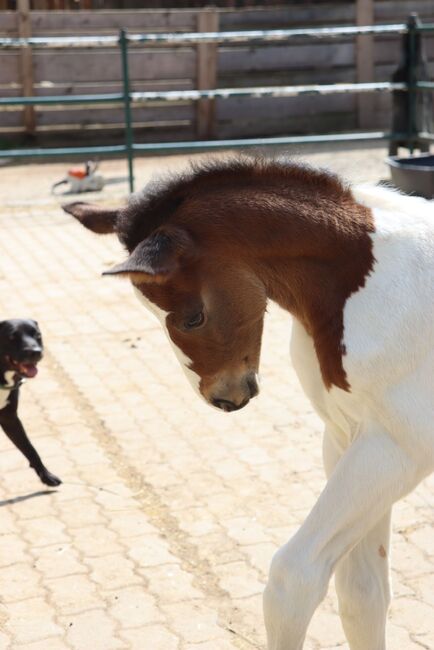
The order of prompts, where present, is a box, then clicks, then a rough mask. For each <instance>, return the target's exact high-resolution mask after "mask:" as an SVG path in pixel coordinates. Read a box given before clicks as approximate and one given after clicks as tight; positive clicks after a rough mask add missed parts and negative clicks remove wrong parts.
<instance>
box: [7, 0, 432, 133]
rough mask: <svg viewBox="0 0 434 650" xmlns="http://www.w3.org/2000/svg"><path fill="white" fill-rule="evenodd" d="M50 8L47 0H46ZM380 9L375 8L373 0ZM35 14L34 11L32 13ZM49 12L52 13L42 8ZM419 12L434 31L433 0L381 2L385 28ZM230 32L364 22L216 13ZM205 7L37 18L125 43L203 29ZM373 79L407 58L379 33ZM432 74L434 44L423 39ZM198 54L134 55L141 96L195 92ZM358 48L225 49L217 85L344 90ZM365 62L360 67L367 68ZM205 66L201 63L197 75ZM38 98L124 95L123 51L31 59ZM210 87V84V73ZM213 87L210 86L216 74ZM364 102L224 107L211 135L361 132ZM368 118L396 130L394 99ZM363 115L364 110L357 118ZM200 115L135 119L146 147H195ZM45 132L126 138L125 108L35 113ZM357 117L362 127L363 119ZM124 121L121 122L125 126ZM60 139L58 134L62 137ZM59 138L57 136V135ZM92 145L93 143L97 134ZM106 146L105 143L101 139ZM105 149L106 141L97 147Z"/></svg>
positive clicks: (54, 29)
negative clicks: (132, 37) (129, 35)
mask: <svg viewBox="0 0 434 650" xmlns="http://www.w3.org/2000/svg"><path fill="white" fill-rule="evenodd" d="M44 1H45V0H44ZM373 1H374V0H373ZM33 6H35V5H33ZM39 6H40V7H43V6H46V5H44V3H43V2H42V0H41V1H40V2H39ZM412 11H417V12H418V13H419V14H420V16H421V17H422V18H423V19H424V20H425V21H432V22H434V2H433V0H375V1H374V17H375V22H377V23H379V22H386V23H395V22H405V20H406V18H407V15H408V14H409V13H410V12H412ZM217 14H218V21H219V28H220V30H233V29H273V28H285V27H288V28H291V27H300V26H324V25H343V24H355V22H356V2H354V3H345V4H344V3H339V4H333V3H325V4H322V3H321V4H315V3H314V2H312V3H300V4H288V5H286V6H280V7H276V8H273V7H268V8H266V9H253V8H250V9H241V10H233V9H228V10H226V9H223V10H217ZM198 24H200V22H198V11H196V10H176V9H173V10H165V11H164V10H161V11H160V10H135V11H133V10H123V11H118V10H111V11H107V10H98V11H83V10H82V11H46V10H38V11H33V12H31V21H30V25H31V31H32V34H33V35H38V36H40V35H68V34H69V35H73V34H77V35H80V34H116V33H117V31H118V30H119V28H121V27H124V28H126V29H128V30H130V31H133V32H166V31H167V32H170V31H180V32H183V31H196V29H197V25H198ZM17 33H18V21H17V15H16V13H15V12H12V11H3V12H0V35H2V36H16V35H17ZM372 40H373V46H372V52H371V51H370V52H369V54H370V55H372V59H373V64H374V67H373V71H372V74H373V80H379V81H387V80H389V79H390V75H391V74H392V72H393V70H394V69H395V68H396V67H397V65H398V61H399V58H400V53H401V52H400V50H401V38H400V37H397V36H378V37H375V38H373V39H372ZM424 40H425V43H426V48H425V49H426V51H427V53H428V56H429V59H430V64H429V67H430V71H431V75H433V76H434V35H433V36H429V37H428V36H427V37H425V39H424ZM198 50H199V48H197V47H183V48H176V49H170V48H169V47H162V46H158V47H148V48H144V47H141V46H140V47H131V50H130V58H129V61H130V73H131V87H132V89H133V90H170V89H173V90H177V89H190V88H196V87H197V83H198ZM356 60H357V42H356V39H352V38H341V39H333V40H331V41H318V40H311V41H304V42H297V43H296V42H291V43H289V44H282V45H280V44H275V45H263V46H262V45H256V46H251V47H250V46H246V45H245V44H243V45H240V46H235V45H227V46H226V45H225V46H219V48H218V52H217V80H216V82H212V81H209V83H210V85H214V84H216V85H217V87H221V88H224V87H238V86H240V87H248V86H267V85H286V84H314V83H343V82H355V81H356V80H357V79H359V80H360V72H359V74H358V73H357V67H356ZM19 61H20V53H19V51H0V94H1V95H3V96H14V95H15V96H16V95H19V94H20V93H21V80H20V64H19ZM359 63H360V59H359ZM199 69H200V66H199ZM33 75H34V87H33V91H34V93H35V94H40V95H50V94H72V95H74V94H86V93H106V92H119V91H121V88H122V87H121V69H120V56H119V52H118V51H117V50H116V49H115V48H114V49H111V48H106V49H104V50H74V49H71V50H44V49H40V48H39V49H38V48H35V49H34V51H33ZM200 77H201V79H202V81H200V85H201V87H205V86H206V84H207V83H208V82H207V81H206V78H207V75H206V74H204V72H203V70H202V73H201V74H200ZM210 79H211V77H210ZM359 97H360V98H362V97H363V96H362V95H360V96H359ZM361 104H363V99H359V100H358V99H357V97H356V96H355V95H352V96H350V95H345V96H344V95H329V96H327V97H314V96H311V97H299V98H261V99H253V98H236V99H229V100H217V101H216V102H215V110H214V111H213V115H212V119H213V121H214V125H212V124H208V127H207V129H206V130H207V131H208V132H209V133H214V135H215V137H217V138H222V137H243V136H244V137H245V136H252V135H255V134H256V135H264V134H265V135H273V134H282V133H285V134H290V133H297V132H300V133H305V132H315V131H323V132H325V131H335V130H347V129H355V128H356V127H357V124H359V125H360V117H359V118H358V111H359V112H360V105H361ZM367 104H368V105H370V106H371V108H370V109H369V110H370V112H371V117H372V122H370V124H372V128H384V127H386V128H387V125H388V120H389V115H390V96H388V95H387V94H381V95H380V94H378V93H376V94H374V95H373V96H372V98H371V101H370V102H367ZM359 114H360V113H359ZM198 115H200V111H199V110H197V104H195V103H186V102H184V103H179V104H169V103H167V104H163V103H161V104H159V105H156V106H150V107H146V108H145V107H143V106H140V107H138V108H136V107H134V108H133V121H134V124H135V127H136V128H137V129H138V132H139V134H140V140H141V141H149V140H151V141H152V139H155V138H157V139H159V138H161V139H163V138H164V139H170V137H169V134H172V135H173V137H175V138H176V139H184V138H187V139H188V138H194V137H195V135H196V136H197V133H198V131H199V132H200V130H202V132H203V133H204V132H205V131H204V129H203V128H202V127H201V125H200V118H198V117H197V116H198ZM35 116H36V133H37V134H39V133H42V134H43V135H44V138H47V137H51V136H50V134H49V131H50V127H51V128H52V131H53V134H54V133H55V134H61V129H62V128H64V135H65V137H66V135H67V132H68V131H71V132H72V131H74V133H75V135H74V138H76V137H81V136H80V135H79V134H80V129H82V130H83V131H84V132H86V133H87V134H91V135H92V138H93V137H95V138H97V136H98V134H102V133H110V134H111V135H110V137H116V134H117V133H120V134H122V129H123V124H122V117H123V116H122V109H121V108H120V107H113V106H108V107H104V106H99V107H97V108H94V107H92V108H88V109H85V110H83V109H77V108H74V107H65V106H64V107H62V109H61V110H54V109H51V108H47V107H36V108H35ZM358 120H359V121H358ZM22 122H23V110H22V109H17V110H15V111H7V112H2V111H0V131H1V132H2V133H5V131H7V130H8V129H11V130H12V131H14V130H16V131H19V130H20V129H21V130H22V129H23V128H24V127H23V126H22ZM117 122H119V123H117ZM53 137H54V136H53ZM56 137H57V136H56ZM87 137H90V135H88V136H87ZM98 137H100V138H101V135H99V136H98ZM99 141H101V140H99Z"/></svg>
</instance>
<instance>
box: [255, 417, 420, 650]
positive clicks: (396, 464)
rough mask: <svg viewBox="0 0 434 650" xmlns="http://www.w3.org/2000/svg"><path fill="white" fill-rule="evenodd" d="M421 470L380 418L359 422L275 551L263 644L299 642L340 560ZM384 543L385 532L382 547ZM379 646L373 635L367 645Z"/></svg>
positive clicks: (295, 649)
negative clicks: (295, 527) (312, 501)
mask: <svg viewBox="0 0 434 650" xmlns="http://www.w3.org/2000/svg"><path fill="white" fill-rule="evenodd" d="M423 475H424V473H423V471H418V467H417V464H416V461H415V460H414V458H412V457H411V456H410V454H409V453H408V452H405V451H404V450H403V449H401V448H400V447H399V446H398V445H397V444H396V442H395V441H394V440H393V439H392V438H391V437H390V436H389V435H388V434H387V432H386V431H384V430H383V429H382V428H381V427H380V426H379V425H376V424H375V423H369V424H367V425H366V426H364V428H363V430H362V431H361V432H360V434H359V436H358V437H357V439H356V440H355V441H354V442H353V443H352V445H351V446H350V447H349V449H348V450H347V451H346V452H345V453H344V454H343V455H342V457H341V458H340V460H339V461H338V462H337V464H336V467H335V468H334V470H333V471H332V473H331V475H330V478H329V480H328V483H327V485H326V487H325V489H324V491H323V492H322V494H321V495H320V497H319V499H318V501H317V503H316V505H315V506H314V508H313V510H312V511H311V513H310V514H309V516H308V517H307V519H306V521H305V523H304V524H303V525H302V527H301V528H300V529H299V531H298V532H297V533H296V534H295V536H294V537H293V538H292V539H291V540H290V541H289V542H288V543H287V544H285V546H283V547H282V548H281V549H280V550H279V551H278V552H277V553H276V555H275V556H274V558H273V561H272V564H271V569H270V576H269V581H268V584H267V587H266V590H265V593H264V615H265V624H266V628H267V636H268V648H269V650H301V648H302V647H303V643H304V638H305V635H306V630H307V626H308V624H309V621H310V619H311V617H312V615H313V613H314V611H315V609H316V607H317V606H318V604H319V603H320V602H321V600H322V599H323V598H324V596H325V595H326V593H327V587H328V583H329V580H330V577H331V575H332V573H333V572H334V570H335V568H336V565H337V563H338V562H339V560H341V559H342V558H344V557H345V556H346V555H347V554H348V553H349V552H350V551H351V550H352V549H354V548H355V547H356V545H357V544H359V542H360V541H361V540H362V539H363V538H364V537H365V536H367V535H368V533H369V531H371V530H372V529H373V528H374V527H375V526H376V525H377V522H380V521H381V520H385V518H387V517H388V513H389V511H390V508H391V506H392V504H393V503H394V502H395V501H397V500H398V499H400V498H401V497H403V496H404V495H405V494H407V493H408V492H409V491H410V490H411V489H413V488H414V487H415V485H416V484H417V483H418V482H419V481H420V480H421V479H422V478H423ZM387 544H388V540H387V539H385V540H384V548H385V550H386V549H387ZM376 552H377V553H378V549H376ZM343 591H344V590H341V594H342V592H343ZM364 624H365V626H366V627H368V626H369V625H370V624H371V622H370V621H368V620H367V621H364ZM351 647H352V648H353V647H354V648H359V647H362V646H361V645H360V644H354V643H353V645H352V646H351ZM383 647H384V640H383V639H379V640H378V641H377V645H375V646H372V647H371V646H370V647H369V650H383Z"/></svg>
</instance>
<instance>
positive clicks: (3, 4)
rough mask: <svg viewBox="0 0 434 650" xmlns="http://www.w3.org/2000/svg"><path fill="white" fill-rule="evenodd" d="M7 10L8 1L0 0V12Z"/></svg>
mask: <svg viewBox="0 0 434 650" xmlns="http://www.w3.org/2000/svg"><path fill="white" fill-rule="evenodd" d="M7 8H8V0H0V11H6V10H7Z"/></svg>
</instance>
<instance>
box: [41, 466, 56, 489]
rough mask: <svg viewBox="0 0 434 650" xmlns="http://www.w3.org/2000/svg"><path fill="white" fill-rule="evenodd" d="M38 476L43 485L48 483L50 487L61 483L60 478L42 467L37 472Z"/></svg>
mask: <svg viewBox="0 0 434 650" xmlns="http://www.w3.org/2000/svg"><path fill="white" fill-rule="evenodd" d="M37 474H38V476H39V478H40V479H41V481H42V483H45V485H49V486H50V487H56V486H57V485H60V484H61V482H62V481H61V480H60V478H57V476H55V475H54V474H52V473H51V472H49V471H48V469H45V468H44V469H42V470H39V471H38V472H37Z"/></svg>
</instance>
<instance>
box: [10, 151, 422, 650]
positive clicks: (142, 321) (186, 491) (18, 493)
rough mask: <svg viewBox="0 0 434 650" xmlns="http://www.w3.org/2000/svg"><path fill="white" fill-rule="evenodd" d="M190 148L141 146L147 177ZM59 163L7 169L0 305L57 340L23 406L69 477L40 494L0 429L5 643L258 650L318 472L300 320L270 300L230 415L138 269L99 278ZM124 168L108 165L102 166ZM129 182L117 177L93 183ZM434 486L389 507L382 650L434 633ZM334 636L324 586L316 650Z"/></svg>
mask: <svg viewBox="0 0 434 650" xmlns="http://www.w3.org/2000/svg"><path fill="white" fill-rule="evenodd" d="M384 157H385V150H384V149H381V148H378V147H373V148H370V147H368V146H364V147H363V148H359V149H351V147H349V146H341V147H340V148H339V147H336V148H335V149H334V150H333V151H331V150H330V147H328V148H327V147H325V146H324V147H319V146H318V147H316V148H315V149H314V150H313V151H312V150H311V153H310V154H309V155H308V158H309V159H310V160H311V161H312V162H316V163H319V164H323V165H326V166H330V165H332V166H333V167H334V168H335V169H336V170H337V171H340V172H343V173H345V174H346V175H347V176H349V177H351V178H353V179H360V180H374V181H377V180H379V179H380V178H381V177H382V176H383V175H384V173H385V168H384V166H383V159H384ZM184 164H185V159H182V158H176V157H166V158H158V159H142V160H138V161H137V163H136V176H137V178H139V177H140V178H141V179H142V180H143V182H144V181H145V180H147V179H148V178H149V177H150V175H151V174H152V173H154V172H155V170H156V169H157V168H159V169H163V170H164V169H167V168H171V169H175V168H178V167H180V166H182V165H184ZM64 168H65V164H63V163H55V164H49V165H29V166H26V167H18V166H17V167H3V168H1V169H0V199H1V202H0V228H1V233H2V237H1V238H0V291H1V296H2V317H4V318H7V317H13V316H30V317H33V318H36V319H37V320H38V321H39V322H40V325H41V327H42V330H43V334H44V339H45V345H46V354H45V359H44V361H43V362H42V364H41V372H40V374H39V376H38V378H37V379H35V380H33V381H31V382H28V383H27V385H26V386H25V387H24V388H23V391H22V397H21V401H22V403H21V407H20V411H21V412H20V414H21V416H22V419H23V421H24V422H25V424H26V427H27V429H28V432H29V435H30V437H31V438H32V440H33V441H34V442H35V445H36V446H37V448H38V450H39V451H40V453H41V456H42V457H43V458H44V460H45V461H46V463H47V465H48V467H49V468H50V469H51V470H52V471H54V472H55V473H58V474H59V475H60V476H61V477H62V479H63V480H64V483H63V485H61V486H60V487H59V488H58V489H57V490H46V489H45V486H42V485H41V484H40V483H39V482H38V479H37V477H36V476H35V474H34V473H33V472H32V471H31V470H30V469H28V468H27V467H26V463H25V461H24V460H23V458H22V457H21V456H20V455H19V453H18V452H17V451H16V450H15V449H13V448H12V447H11V444H10V442H9V441H8V440H7V439H6V438H5V437H4V436H0V506H1V511H0V513H1V520H2V527H1V532H0V650H42V649H43V650H124V649H125V650H251V649H252V648H258V649H261V650H263V648H264V643H265V633H264V628H263V623H262V611H261V610H262V605H261V591H262V589H263V585H264V582H265V580H266V576H267V571H268V567H269V563H270V560H271V557H272V555H273V553H274V552H275V550H276V549H277V547H278V546H280V545H281V544H282V543H284V542H285V541H286V540H287V539H288V537H289V536H290V535H291V534H293V533H294V532H295V531H296V530H297V527H298V526H299V525H300V523H301V522H302V521H303V519H304V518H305V516H306V514H307V513H308V511H309V509H310V508H311V507H312V505H313V503H314V502H315V499H316V498H317V496H318V494H319V492H320V490H321V489H322V486H323V485H324V475H323V471H322V467H321V428H322V427H321V423H320V421H319V420H318V418H317V416H316V415H315V413H314V412H313V410H312V408H311V406H310V405H309V404H308V402H307V401H306V399H305V397H304V395H303V394H302V392H301V389H300V387H299V384H298V381H297V379H296V377H295V375H294V372H293V370H292V368H291V365H290V361H289V355H288V349H289V337H290V321H289V318H288V316H287V314H285V313H284V312H282V311H281V310H279V309H278V308H276V307H271V308H270V311H269V314H268V315H267V319H266V328H265V335H264V345H263V359H262V375H263V382H262V392H261V395H260V396H259V397H258V398H257V399H255V400H254V401H253V402H252V404H251V405H249V407H248V409H245V410H243V411H242V412H239V413H235V414H232V415H231V416H228V415H225V414H219V413H217V412H216V411H214V410H212V409H209V407H207V406H206V405H204V404H203V403H202V402H201V401H200V400H198V399H197V398H196V397H195V396H194V394H193V393H192V392H191V389H190V387H189V386H188V385H187V383H186V382H185V380H184V378H183V376H182V373H181V372H180V370H179V367H178V365H177V361H176V359H175V358H174V356H173V353H172V351H171V349H170V347H169V345H168V343H167V341H166V339H165V336H164V334H163V333H162V331H161V329H160V326H159V325H158V323H157V322H156V321H154V320H153V317H152V316H151V315H150V314H148V313H147V312H146V311H145V310H144V309H143V307H141V306H140V305H139V303H138V302H137V301H136V299H135V298H134V296H133V294H132V291H131V289H130V287H129V284H128V283H127V282H121V281H116V280H113V279H109V278H101V271H102V270H104V269H106V268H109V267H110V265H112V264H113V263H116V261H118V260H120V259H122V258H123V256H124V255H125V253H124V252H123V250H122V248H121V246H120V244H119V243H118V242H116V241H115V239H114V238H110V237H106V238H98V237H96V236H94V235H92V234H91V233H88V232H86V231H85V230H84V229H83V228H80V227H79V226H78V225H77V224H75V223H74V222H73V221H72V219H71V218H70V217H68V216H67V215H65V214H63V213H62V212H61V210H60V209H59V207H58V203H60V201H61V200H60V199H56V198H54V197H52V196H50V194H49V189H50V185H51V183H52V182H54V181H55V180H56V179H57V178H58V177H59V176H61V175H63V173H64ZM124 168H125V165H124V163H123V162H122V161H106V162H104V163H103V164H102V170H103V172H104V173H106V174H107V175H108V176H110V175H114V176H119V173H120V171H121V170H123V169H124ZM18 186H19V188H20V193H19V195H17V193H16V192H15V193H13V192H12V189H11V188H14V187H18ZM125 194H126V184H121V185H119V184H112V185H107V188H106V189H105V190H104V192H103V193H102V194H101V195H97V196H95V197H92V196H91V197H90V198H91V199H92V200H93V199H95V200H98V201H101V200H103V201H106V202H107V203H110V202H111V201H118V200H123V198H124V196H125ZM79 198H82V197H79ZM433 487H434V481H433V479H428V480H427V481H425V482H424V483H423V484H422V485H421V486H419V488H418V489H417V490H416V491H415V493H414V494H412V495H410V496H409V497H407V498H406V499H405V500H404V501H403V502H402V503H400V504H398V506H397V507H396V508H395V518H394V527H395V533H394V540H393V541H394V544H393V564H394V567H395V568H394V570H393V578H394V586H395V592H396V594H397V598H396V600H395V601H394V604H393V607H392V610H391V614H390V625H389V647H390V650H402V649H403V648H405V650H416V648H419V649H420V648H421V647H422V648H425V649H427V648H428V649H432V648H434V616H433V614H434V597H433V589H432V584H433V569H434V561H433V553H432V551H433V544H434V541H433V536H432V530H433V529H432V507H431V505H430V504H431V503H432V496H433ZM343 647H345V639H344V635H343V631H342V627H341V625H340V621H339V618H338V614H337V602H336V595H335V592H334V586H333V584H331V586H330V590H329V595H328V596H327V598H326V599H325V601H324V602H323V603H322V605H321V606H320V608H319V610H318V611H317V612H316V614H315V616H314V618H313V620H312V624H311V626H310V629H309V633H308V638H307V641H306V649H307V650H320V649H321V650H322V649H324V648H327V649H328V650H337V649H338V648H343Z"/></svg>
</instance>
